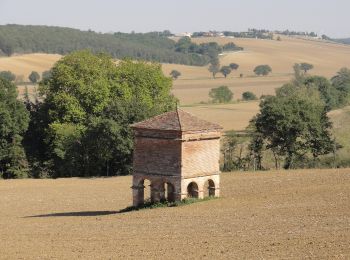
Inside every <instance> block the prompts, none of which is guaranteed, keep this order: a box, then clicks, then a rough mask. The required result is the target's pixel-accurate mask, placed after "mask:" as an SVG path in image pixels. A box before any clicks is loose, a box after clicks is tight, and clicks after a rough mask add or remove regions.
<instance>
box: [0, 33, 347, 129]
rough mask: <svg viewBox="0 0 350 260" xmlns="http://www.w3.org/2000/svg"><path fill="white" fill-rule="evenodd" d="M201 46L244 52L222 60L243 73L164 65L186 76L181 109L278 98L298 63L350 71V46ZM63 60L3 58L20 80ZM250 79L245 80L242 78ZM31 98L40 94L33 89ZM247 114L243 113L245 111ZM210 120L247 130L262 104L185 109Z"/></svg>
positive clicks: (178, 92) (301, 42)
mask: <svg viewBox="0 0 350 260" xmlns="http://www.w3.org/2000/svg"><path fill="white" fill-rule="evenodd" d="M193 41H195V42H197V43H201V42H208V41H217V42H219V43H220V44H225V43H228V42H231V41H233V42H234V43H236V44H237V45H238V46H242V47H244V51H240V52H231V53H226V54H224V55H221V57H220V61H221V65H228V64H229V63H232V62H235V63H238V64H239V65H240V67H239V69H238V70H237V71H234V72H233V73H231V74H230V75H229V76H228V77H227V78H226V79H225V78H224V77H223V76H222V75H218V76H217V78H216V79H213V78H212V77H211V74H210V73H209V72H208V68H207V66H205V67H195V66H185V65H177V64H163V65H162V68H163V71H164V73H165V75H169V73H170V71H171V70H173V69H176V70H178V71H180V72H181V74H182V75H181V76H180V78H179V79H177V80H174V83H173V90H172V92H173V94H174V95H175V96H176V97H178V98H179V100H180V104H181V105H192V104H194V103H200V102H201V101H204V102H206V101H208V100H209V96H208V94H209V91H210V89H212V88H214V87H218V86H221V85H226V86H228V87H229V88H230V89H231V90H232V91H233V93H234V99H241V96H242V93H243V92H245V91H251V92H253V93H255V94H256V95H257V96H258V97H260V96H261V95H263V94H265V95H267V94H274V92H275V89H276V88H278V87H280V86H282V85H283V84H284V83H286V82H288V81H289V80H290V78H291V77H292V66H293V64H294V63H300V62H308V63H311V64H313V65H314V69H313V70H312V71H310V73H311V74H319V75H323V76H326V77H331V76H333V75H334V74H335V73H336V72H337V71H338V70H339V69H340V68H341V67H344V66H347V67H350V45H349V46H347V45H341V44H335V43H328V42H322V41H316V40H305V39H296V38H290V37H282V41H274V40H260V39H239V38H236V39H232V38H194V39H193ZM60 57H61V56H60V55H52V54H28V55H22V56H13V57H10V58H0V70H11V71H12V72H14V73H15V74H17V75H24V76H25V77H27V76H28V75H29V73H30V72H31V71H33V70H36V71H38V72H42V71H44V70H47V69H49V68H50V67H51V66H52V65H53V64H54V62H56V61H57V60H58V59H59V58H60ZM260 64H269V65H270V66H271V67H272V70H273V72H272V74H271V75H269V76H267V77H256V76H254V75H253V74H254V73H253V70H254V67H255V66H256V65H260ZM240 73H243V74H244V77H243V78H240V77H239V74H240ZM24 89H25V88H24V86H20V87H19V92H20V94H23V93H24ZM28 89H29V92H30V94H33V92H34V90H35V88H34V87H32V86H29V87H28ZM240 109H242V110H240ZM184 110H186V111H189V112H192V113H193V114H195V115H197V116H200V117H202V118H204V119H207V120H210V121H213V122H217V123H219V124H221V125H223V126H224V128H225V130H230V129H234V130H242V129H244V127H245V126H247V123H248V122H249V120H250V119H251V118H252V116H254V115H255V114H256V113H257V112H258V103H256V102H252V103H242V104H240V103H239V104H229V105H220V106H212V105H210V106H209V105H200V106H195V107H184Z"/></svg>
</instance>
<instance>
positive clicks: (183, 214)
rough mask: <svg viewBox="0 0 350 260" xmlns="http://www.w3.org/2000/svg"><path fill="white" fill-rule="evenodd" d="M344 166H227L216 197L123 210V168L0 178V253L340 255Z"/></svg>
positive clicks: (347, 211)
mask: <svg viewBox="0 0 350 260" xmlns="http://www.w3.org/2000/svg"><path fill="white" fill-rule="evenodd" d="M349 170H350V169H342V170H339V169H337V170H334V169H328V170H318V169H317V170H301V171H288V172H285V171H283V172H263V173H261V172H257V173H253V172H251V173H226V174H222V178H221V183H222V184H221V194H222V198H219V199H215V200H211V201H206V202H200V203H195V204H191V205H187V206H182V207H175V208H159V209H152V210H149V209H148V210H147V209H146V210H140V211H134V212H128V213H118V211H119V210H121V209H124V208H125V207H127V206H129V205H130V204H131V201H132V194H131V189H130V186H131V177H130V176H127V177H117V178H99V179H94V178H93V179H77V178H70V179H57V180H49V179H43V180H8V181H4V180H0V212H1V213H2V214H1V215H0V227H1V232H0V240H1V241H2V243H1V244H0V252H1V256H0V258H3V259H23V258H25V259H39V258H43V257H44V258H47V259H78V258H80V259H121V258H124V259H155V258H163V259H179V258H180V259H271V258H273V259H305V258H314V259H320V258H321V259H346V258H348V257H349V256H350V232H349V225H350V203H349V198H350V175H349Z"/></svg>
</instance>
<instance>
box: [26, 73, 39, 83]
mask: <svg viewBox="0 0 350 260" xmlns="http://www.w3.org/2000/svg"><path fill="white" fill-rule="evenodd" d="M28 78H29V80H30V82H32V83H37V82H38V81H39V79H40V75H39V73H38V72H36V71H32V73H30V75H29V77H28Z"/></svg>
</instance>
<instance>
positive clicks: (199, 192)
mask: <svg viewBox="0 0 350 260" xmlns="http://www.w3.org/2000/svg"><path fill="white" fill-rule="evenodd" d="M198 199H204V191H203V190H198Z"/></svg>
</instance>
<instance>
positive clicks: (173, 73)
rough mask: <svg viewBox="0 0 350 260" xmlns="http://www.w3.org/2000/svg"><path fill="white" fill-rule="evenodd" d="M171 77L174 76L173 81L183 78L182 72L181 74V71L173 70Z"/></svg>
mask: <svg viewBox="0 0 350 260" xmlns="http://www.w3.org/2000/svg"><path fill="white" fill-rule="evenodd" d="M170 76H172V77H173V79H177V78H178V77H180V76H181V72H180V71H177V70H172V71H171V72H170Z"/></svg>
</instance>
